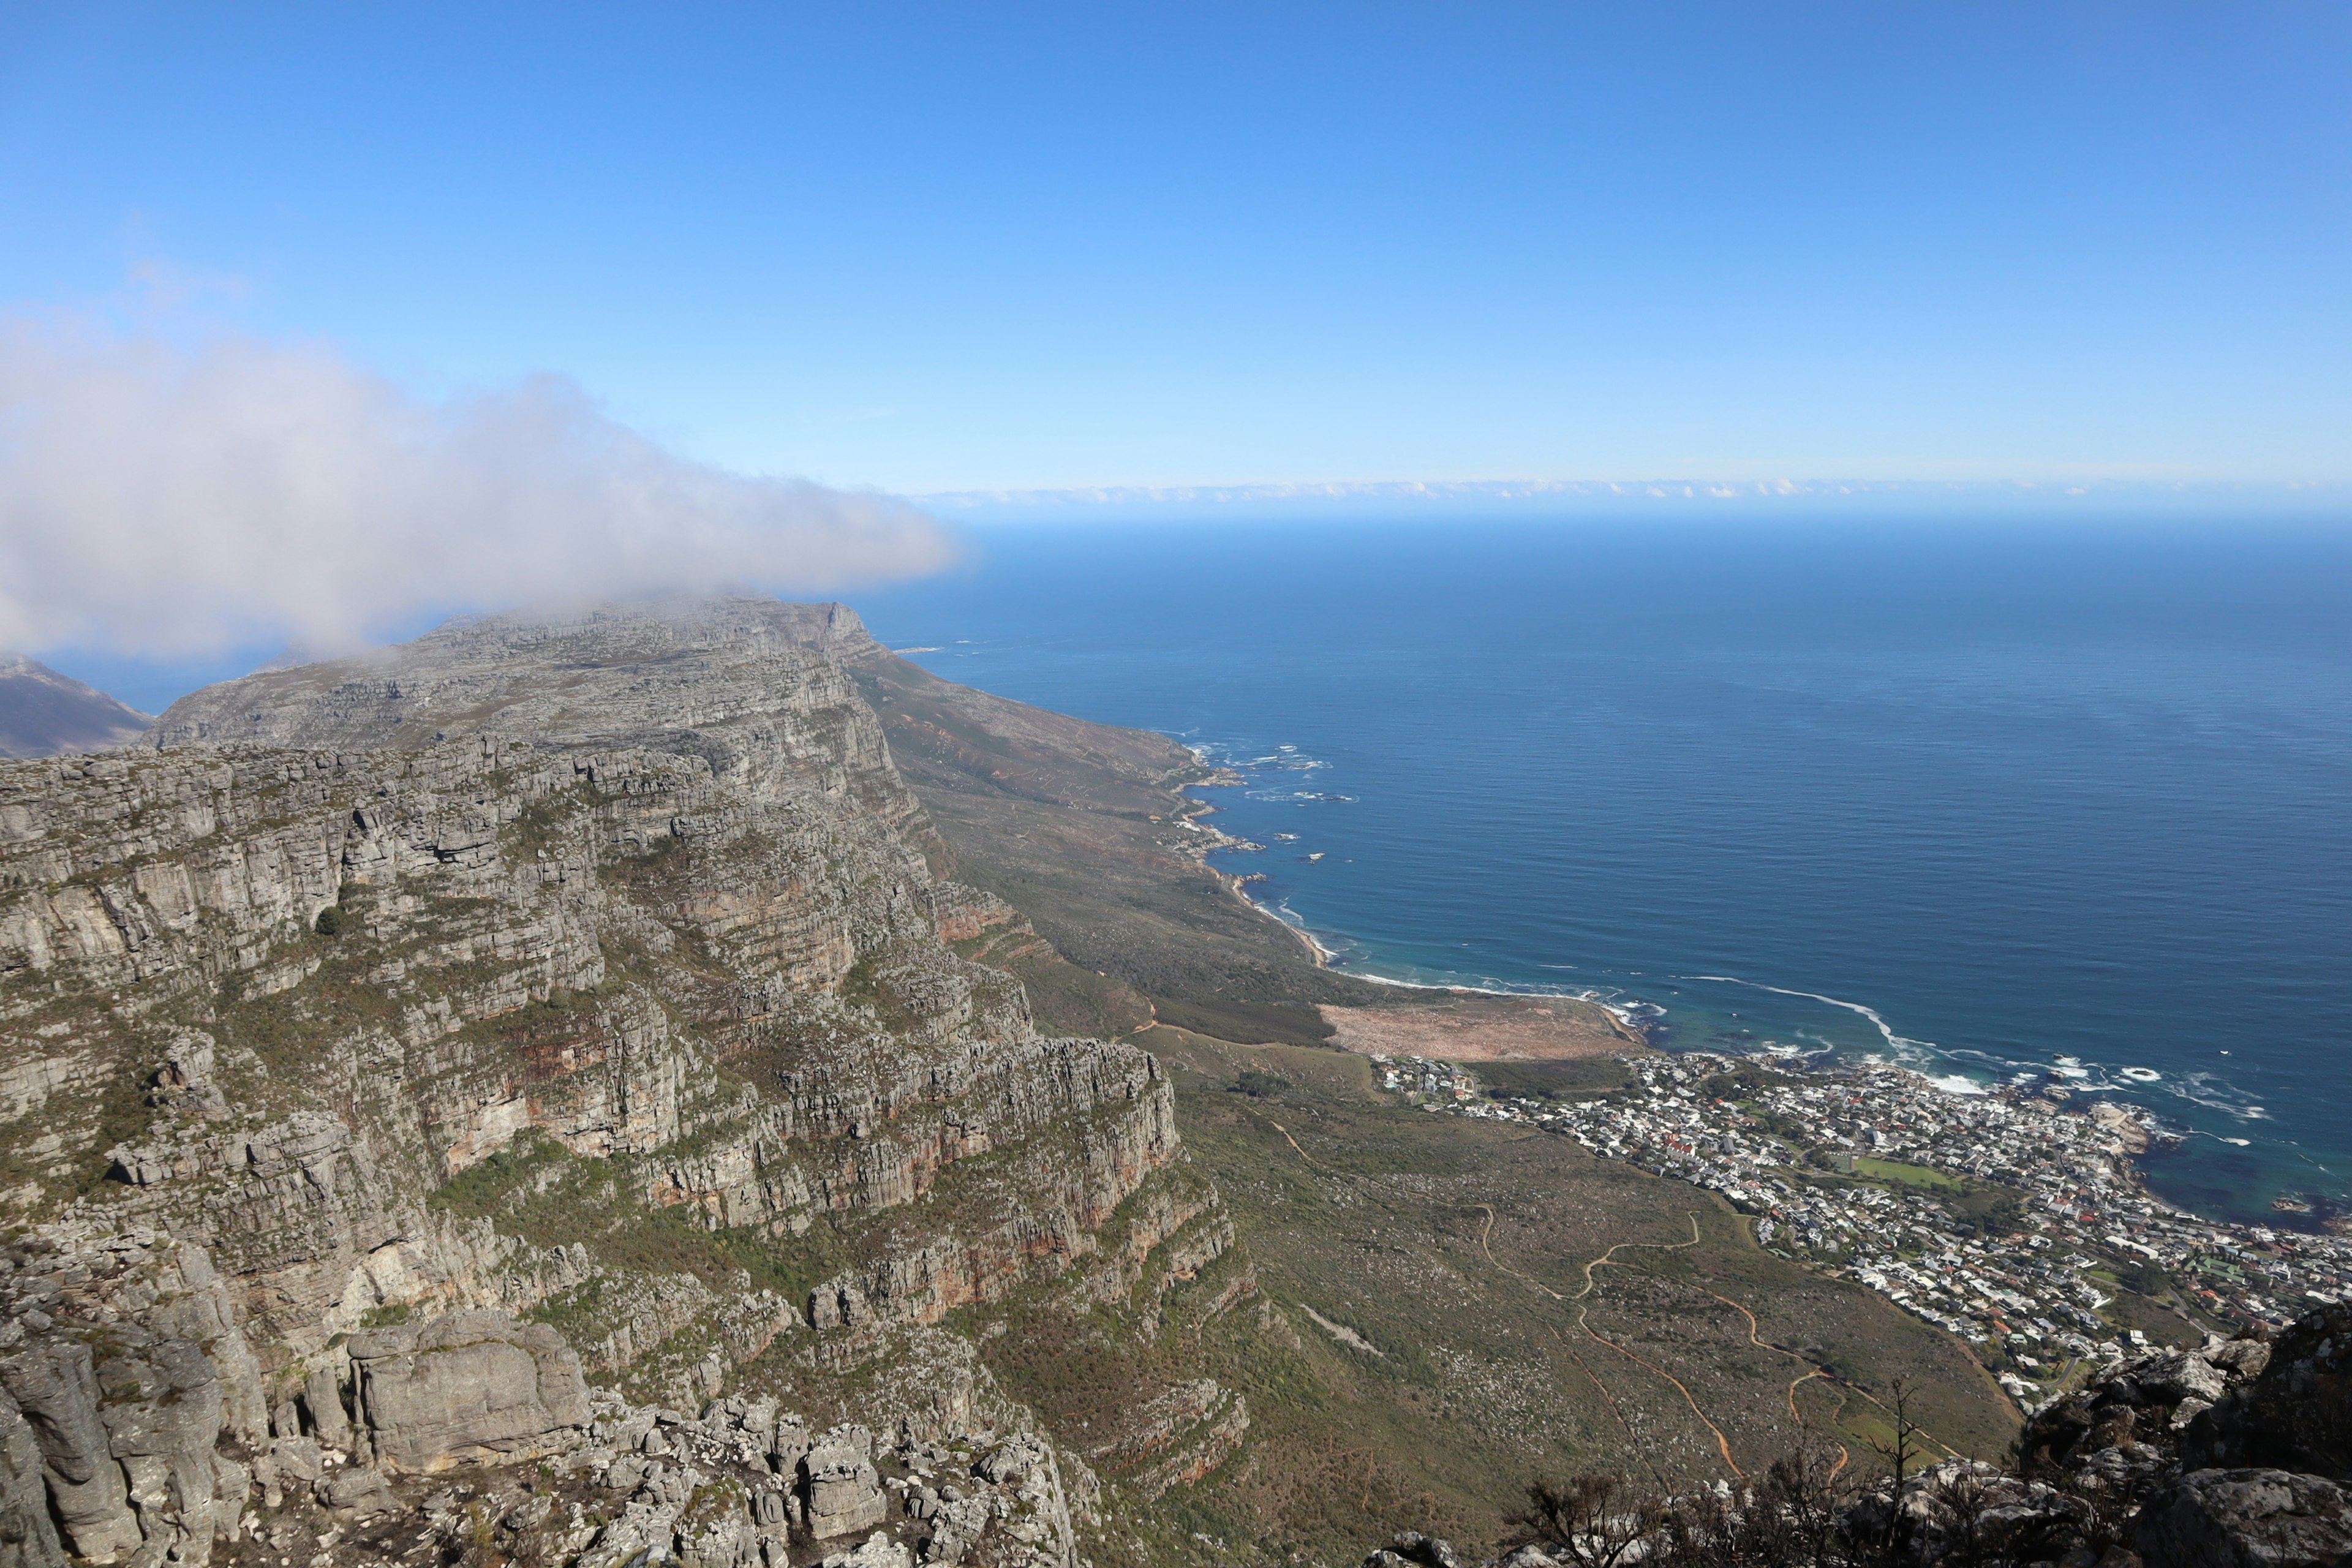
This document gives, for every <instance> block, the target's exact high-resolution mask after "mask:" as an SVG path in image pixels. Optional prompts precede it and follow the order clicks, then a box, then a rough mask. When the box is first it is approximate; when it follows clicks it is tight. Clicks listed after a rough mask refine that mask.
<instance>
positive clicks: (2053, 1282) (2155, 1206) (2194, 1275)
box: [1374, 1054, 2352, 1405]
mask: <svg viewBox="0 0 2352 1568" xmlns="http://www.w3.org/2000/svg"><path fill="white" fill-rule="evenodd" d="M1620 1060H1621V1062H1622V1066H1623V1068H1624V1069H1625V1072H1626V1075H1627V1081H1626V1083H1625V1085H1624V1087H1622V1089H1615V1090H1612V1091H1608V1092H1603V1093H1598V1094H1593V1095H1590V1096H1586V1097H1578V1098H1569V1097H1565V1096H1559V1095H1554V1096H1551V1097H1546V1096H1543V1095H1540V1094H1524V1093H1504V1092H1501V1091H1495V1090H1483V1089H1482V1088H1481V1086H1480V1085H1479V1083H1478V1081H1477V1080H1476V1079H1475V1077H1474V1076H1473V1074H1472V1073H1471V1072H1470V1071H1469V1070H1468V1069H1466V1068H1463V1067H1461V1066H1460V1065H1458V1064H1453V1063H1446V1062H1438V1061H1428V1060H1423V1059H1421V1058H1376V1059H1375V1062H1374V1069H1375V1071H1376V1072H1377V1073H1378V1074H1379V1076H1380V1079H1381V1084H1382V1086H1383V1087H1384V1088H1386V1089H1390V1090H1391V1091H1393V1092H1396V1093H1399V1094H1402V1095H1403V1096H1405V1097H1406V1098H1407V1099H1409V1100H1412V1101H1413V1102H1414V1103H1417V1104H1419V1105H1421V1106H1422V1107H1423V1109H1425V1110H1433V1111H1438V1112H1441V1113H1449V1114H1454V1115H1461V1116H1469V1117H1476V1118H1481V1119H1488V1120H1502V1121H1517V1122H1522V1123H1526V1124H1528V1125H1530V1126H1535V1127H1539V1128H1543V1129H1545V1130H1547V1131H1552V1132H1555V1133H1558V1134H1559V1135H1561V1136H1564V1137H1570V1138H1573V1139H1575V1140H1576V1141H1577V1142H1579V1143H1580V1144H1582V1145H1583V1146H1584V1147H1585V1148H1586V1149H1588V1150H1590V1151H1591V1152H1593V1153H1594V1154H1597V1155H1600V1156H1601V1157H1602V1158H1606V1159H1612V1160H1622V1161H1626V1162H1628V1163H1632V1164H1634V1165H1637V1166H1639V1167H1641V1168H1642V1169H1643V1170H1646V1171H1649V1172H1651V1173H1654V1174H1656V1175H1661V1176H1671V1177H1675V1178H1676V1179H1679V1180H1682V1181H1685V1182H1689V1183H1691V1184H1693V1185H1696V1186H1700V1187H1705V1188H1706V1189H1708V1190H1709V1191H1712V1192H1717V1193H1720V1194H1723V1196H1724V1197H1725V1198H1726V1199H1727V1200H1728V1201H1729V1202H1730V1203H1731V1204H1732V1205H1733V1206H1734V1207H1736V1208H1737V1209H1738V1210H1739V1211H1740V1212H1741V1213H1743V1214H1746V1215H1752V1216H1754V1218H1753V1224H1754V1227H1755V1236H1756V1239H1757V1241H1758V1243H1759V1245H1761V1246H1763V1247H1767V1248H1769V1250H1771V1251H1773V1252H1776V1253H1779V1254H1780V1255H1781V1256H1783V1257H1786V1258H1791V1259H1795V1260H1798V1261H1801V1262H1804V1263H1807V1264H1810V1265H1811V1266H1813V1267H1817V1268H1822V1269H1824V1270H1826V1271H1828V1272H1830V1273H1832V1274H1834V1275H1837V1276H1839V1277H1841V1278H1843V1279H1852V1280H1855V1281H1857V1282H1859V1283H1861V1284H1863V1285H1865V1286H1867V1287H1869V1288H1870V1289H1874V1290H1876V1291H1878V1292H1879V1293H1880V1294H1882V1295H1884V1296H1885V1298H1886V1299H1887V1300H1890V1301H1892V1302H1894V1303H1895V1305H1896V1306H1898V1307H1901V1308H1902V1309H1903V1310H1906V1311H1908V1312H1911V1313H1914V1314H1916V1316H1918V1317H1920V1318H1923V1319H1925V1320H1927V1321H1929V1322H1932V1323H1935V1324H1937V1326H1939V1327H1941V1328H1944V1329H1946V1330H1948V1331H1950V1332H1952V1333H1954V1334H1957V1335H1958V1336H1959V1337H1961V1338H1962V1339H1964V1340H1967V1341H1969V1342H1970V1343H1971V1344H1972V1346H1973V1347H1974V1348H1975V1350H1976V1351H1977V1353H1978V1354H1979V1358H1980V1359H1982V1360H1983V1361H1984V1362H1985V1363H1986V1365H1987V1366H1988V1367H1990V1369H1992V1370H1993V1371H1994V1372H1995V1373H1996V1375H1998V1376H1999V1377H2000V1382H2001V1384H2002V1386H2003V1387H2004V1388H2006V1389H2007V1390H2008V1391H2009V1392H2010V1394H2011V1395H2012V1396H2013V1397H2015V1398H2016V1399H2018V1400H2019V1402H2020V1403H2021V1404H2024V1405H2036V1404H2038V1403H2040V1402H2042V1401H2045V1400H2047V1399H2049V1398H2051V1397H2053V1396H2054V1395H2055V1394H2059V1393H2061V1392H2063V1390H2064V1389H2065V1388H2067V1387H2068V1386H2070V1385H2071V1383H2072V1382H2073V1381H2077V1380H2078V1376H2077V1374H2078V1370H2079V1371H2080V1372H2082V1373H2087V1372H2088V1370H2089V1369H2092V1368H2095V1367H2096V1366H2099V1365H2102V1364H2105V1363H2112V1362H2115V1361H2118V1360H2120V1359H2122V1358H2123V1357H2125V1356H2126V1355H2129V1354H2131V1353H2133V1352H2136V1351H2137V1350H2138V1349H2141V1348H2143V1347H2146V1346H2147V1345H2150V1344H2153V1343H2158V1342H2164V1341H2166V1340H2167V1339H2168V1338H2169V1339H2170V1340H2171V1341H2172V1342H2193V1340H2194V1339H2195V1337H2196V1335H2197V1334H2198V1332H2199V1331H2224V1332H2226V1331H2234V1330H2235V1329H2238V1328H2241V1327H2243V1326H2246V1325H2248V1324H2253V1323H2269V1324H2278V1323H2282V1322H2284V1321H2291V1320H2293V1319H2294V1318H2295V1317H2297V1316H2298V1315H2300V1314H2301V1313H2303V1312H2305V1311H2306V1310H2309V1309H2310V1308H2311V1307H2312V1305H2314V1304H2315V1303H2329V1302H2336V1301H2340V1300H2347V1299H2352V1239H2347V1238H2345V1237H2338V1236H2335V1235H2329V1234H2324V1233H2322V1234H2311V1233H2304V1232H2295V1231H2286V1230H2280V1229H2274V1228H2272V1227H2269V1226H2240V1225H2233V1224H2228V1223H2223V1222H2218V1221H2213V1220H2208V1219H2204V1218H2200V1217H2199V1216H2197V1215H2190V1214H2187V1213H2184V1212H2183V1211H2181V1210H2179V1209H2176V1208H2174V1207H2172V1206H2171V1205H2168V1204H2166V1203H2164V1202H2162V1201H2161V1200H2159V1199H2158V1198H2156V1197H2154V1196H2153V1195H2151V1194H2149V1193H2148V1192H2147V1188H2146V1187H2145V1185H2144V1184H2142V1182H2141V1180H2140V1178H2139V1174H2138V1173H2137V1170H2136V1169H2135V1168H2134V1166H2133V1164H2132V1156H2133V1155H2134V1154H2136V1153H2138V1152H2143V1151H2145V1150H2146V1149H2147V1147H2148V1143H2149V1141H2150V1140H2151V1138H2161V1137H2163V1136H2164V1134H2163V1133H2162V1132H2160V1131H2158V1129H2156V1128H2155V1127H2154V1126H2153V1125H2152V1124H2151V1123H2150V1122H2149V1121H2147V1120H2146V1119H2145V1118H2144V1117H2143V1115H2142V1114H2141V1113H2139V1112H2137V1111H2136V1110H2132V1109H2130V1108H2128V1107H2126V1106H2124V1105H2121V1104H2118V1103H2116V1102H2115V1101H2112V1100H2096V1101H2094V1102H2093V1103H2092V1104H2090V1105H2089V1106H2088V1107H2087V1109H2076V1108H2074V1106H2073V1105H2071V1104H2068V1103H2066V1102H2065V1100H2063V1099H2062V1098H2060V1097H2061V1096H2063V1095H2064V1094H2065V1090H2064V1089H2063V1087H2059V1086H2054V1085H2053V1086H2045V1087H2041V1088H2037V1087H2033V1086H2020V1085H2011V1086H2004V1087H2002V1088H2000V1089H1993V1090H1990V1091H1989V1092H1978V1093H1958V1092H1954V1091H1953V1090H1952V1089H1948V1088H1945V1087H1941V1086H1938V1085H1937V1084H1936V1083H1934V1082H1932V1081H1931V1080H1929V1079H1927V1078H1926V1077H1924V1076H1922V1075H1921V1074H1918V1073H1916V1072H1912V1071H1910V1070H1908V1069H1906V1068H1897V1067H1893V1066H1887V1065H1884V1064H1879V1063H1865V1064H1861V1065H1857V1066H1851V1067H1840V1068H1812V1069H1809V1068H1802V1067H1800V1066H1797V1065H1795V1064H1793V1063H1790V1062H1787V1061H1783V1060H1778V1059H1771V1058H1729V1057H1720V1056H1712V1055H1700V1054H1691V1055H1678V1056H1673V1057H1659V1056H1628V1057H1624V1058H1620Z"/></svg>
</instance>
